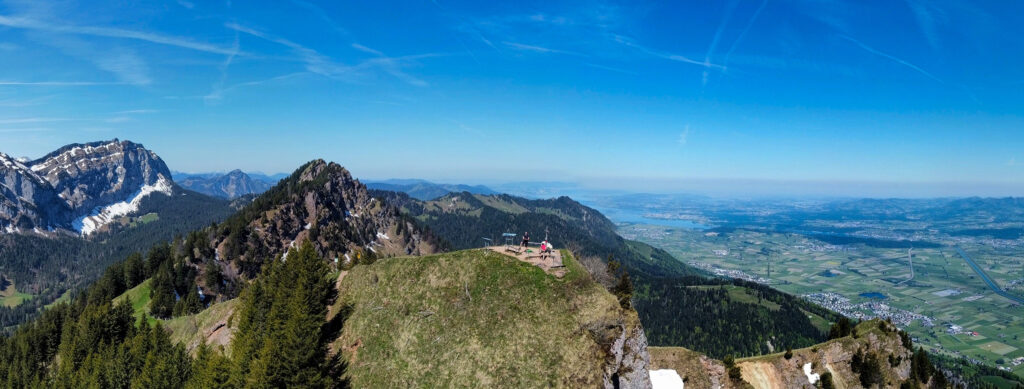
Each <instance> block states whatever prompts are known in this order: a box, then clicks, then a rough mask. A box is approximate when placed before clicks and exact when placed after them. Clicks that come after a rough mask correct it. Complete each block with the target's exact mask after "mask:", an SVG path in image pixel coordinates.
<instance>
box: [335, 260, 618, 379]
mask: <svg viewBox="0 0 1024 389" xmlns="http://www.w3.org/2000/svg"><path fill="white" fill-rule="evenodd" d="M565 263H566V266H567V267H568V270H569V272H568V274H567V275H566V276H565V278H564V279H562V280H558V279H555V278H554V277H552V276H550V275H548V274H546V273H544V272H543V271H542V270H541V269H539V268H537V267H534V266H531V265H527V264H524V263H522V262H518V261H516V260H514V259H512V258H510V257H507V256H504V255H501V254H497V253H493V252H489V251H483V250H468V251H460V252H454V253H448V254H440V255H434V256H428V257H418V258H392V259H384V260H380V261H378V262H377V263H375V264H373V265H371V266H357V267H356V268H354V269H353V270H352V271H351V272H349V273H348V275H347V276H346V277H345V279H344V280H343V281H342V283H341V288H340V297H339V301H338V306H337V307H336V308H338V307H341V306H348V307H349V308H350V310H349V311H348V312H350V316H349V317H348V319H347V321H346V322H345V324H344V329H343V330H342V335H341V337H340V338H339V340H338V341H337V342H335V344H334V347H335V349H339V348H340V349H341V350H342V352H343V356H344V357H345V359H346V360H348V361H350V364H349V366H348V370H347V373H346V375H347V376H348V377H349V378H350V379H351V383H352V385H353V387H408V386H425V387H439V386H452V385H455V384H456V383H457V384H458V385H460V386H466V387H550V386H571V387H594V386H595V385H599V384H600V382H601V381H600V380H601V377H600V366H601V365H602V362H603V358H604V352H603V351H602V349H601V348H600V347H599V346H598V344H597V342H595V340H594V338H593V337H592V333H593V332H594V331H598V332H599V331H600V330H601V329H603V328H605V327H607V326H608V325H614V324H618V323H622V322H624V321H625V322H627V323H636V321H637V318H636V316H635V314H634V313H632V312H626V311H623V310H622V309H621V308H620V307H619V306H618V302H617V301H616V300H615V298H614V297H613V296H612V295H611V294H609V293H607V292H606V291H605V290H604V289H603V288H602V287H601V286H599V285H597V284H596V283H594V282H593V281H592V280H591V279H590V277H589V274H588V273H587V272H586V270H585V269H583V268H582V266H580V265H579V263H578V262H576V261H575V260H574V259H572V258H571V257H570V256H566V257H565ZM334 311H337V309H335V310H334Z"/></svg>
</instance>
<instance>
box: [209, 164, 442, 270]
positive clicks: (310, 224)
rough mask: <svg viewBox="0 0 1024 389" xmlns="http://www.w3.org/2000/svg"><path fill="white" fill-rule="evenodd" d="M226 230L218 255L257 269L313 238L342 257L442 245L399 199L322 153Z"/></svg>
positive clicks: (323, 251) (322, 249)
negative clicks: (374, 189)
mask: <svg viewBox="0 0 1024 389" xmlns="http://www.w3.org/2000/svg"><path fill="white" fill-rule="evenodd" d="M219 233H220V239H219V240H218V241H217V242H215V244H216V245H217V252H218V255H220V256H221V258H226V259H228V260H232V261H236V263H237V264H238V265H239V267H240V269H239V270H241V271H242V272H243V273H247V274H250V275H252V274H255V272H257V271H258V270H259V267H260V266H262V261H264V260H266V259H268V258H273V257H275V256H277V255H283V254H285V253H286V252H287V249H288V248H289V247H292V246H293V245H297V244H299V243H301V242H302V241H303V240H306V239H309V240H310V241H312V242H313V243H314V246H315V247H316V249H317V251H318V252H319V254H320V255H321V256H323V257H324V258H328V259H332V260H335V261H338V262H339V263H341V262H343V261H352V260H359V259H360V258H365V257H385V256H397V255H420V254H430V253H434V252H436V251H438V242H437V240H436V239H435V238H434V237H433V235H431V234H428V233H425V232H424V231H421V230H420V229H419V227H418V226H417V225H416V223H414V222H413V221H412V220H411V219H409V218H406V217H403V216H402V215H401V214H400V212H399V211H398V209H397V208H395V207H394V206H391V205H388V204H386V203H384V202H382V201H380V200H378V199H375V198H373V197H371V196H370V194H369V193H368V192H367V190H366V186H364V185H363V184H361V183H360V182H359V181H358V180H355V179H353V178H352V175H351V174H350V173H349V172H348V170H346V169H345V168H343V167H341V166H340V165H338V164H336V163H333V162H332V163H327V162H325V161H323V160H316V161H313V162H310V163H308V164H306V165H304V166H302V167H301V168H299V169H298V170H297V171H296V172H295V173H293V174H292V175H291V176H290V177H288V178H286V179H284V180H282V181H281V182H280V183H279V184H278V185H277V186H275V187H274V188H272V189H271V190H269V191H267V192H265V193H264V194H263V195H261V196H259V197H257V198H256V200H255V201H254V202H253V203H252V204H250V205H249V206H248V207H246V208H245V209H243V210H242V211H241V212H239V213H238V214H237V215H235V216H234V217H232V218H231V219H229V220H228V221H226V222H225V224H224V226H223V227H222V228H221V229H220V231H219Z"/></svg>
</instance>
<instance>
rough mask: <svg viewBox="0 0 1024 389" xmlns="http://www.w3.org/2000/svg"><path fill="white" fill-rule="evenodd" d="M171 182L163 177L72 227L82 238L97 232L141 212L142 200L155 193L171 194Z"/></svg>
mask: <svg viewBox="0 0 1024 389" xmlns="http://www.w3.org/2000/svg"><path fill="white" fill-rule="evenodd" d="M171 191H172V189H171V181H170V180H168V179H166V178H164V177H163V176H162V175H161V177H160V179H159V180H157V181H156V183H154V184H153V185H143V186H142V187H141V188H139V190H138V191H136V192H135V193H132V194H131V195H130V196H128V199H126V200H125V201H121V202H117V203H113V204H110V205H107V206H105V207H96V208H95V209H93V211H92V212H90V213H89V214H88V215H85V216H82V217H80V218H78V219H76V220H75V221H74V222H72V223H71V226H72V227H73V228H74V229H75V231H78V232H79V233H80V234H82V236H86V235H89V234H91V233H93V232H96V230H97V229H99V228H100V227H103V226H104V225H106V224H107V223H110V222H111V221H113V220H114V219H115V218H118V217H121V216H125V215H128V214H130V213H132V212H136V211H138V210H139V205H141V204H142V200H143V199H145V198H146V197H147V196H149V195H151V194H153V193H163V194H167V195H170V194H171Z"/></svg>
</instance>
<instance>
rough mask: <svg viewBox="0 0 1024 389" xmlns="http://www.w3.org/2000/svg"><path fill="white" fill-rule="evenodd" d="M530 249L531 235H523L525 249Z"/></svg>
mask: <svg viewBox="0 0 1024 389" xmlns="http://www.w3.org/2000/svg"><path fill="white" fill-rule="evenodd" d="M528 248H530V233H529V232H524V233H523V249H528Z"/></svg>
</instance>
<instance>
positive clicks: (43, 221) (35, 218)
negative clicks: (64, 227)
mask: <svg viewBox="0 0 1024 389" xmlns="http://www.w3.org/2000/svg"><path fill="white" fill-rule="evenodd" d="M67 211H68V207H67V204H66V203H64V201H63V200H61V199H60V198H58V197H57V194H56V192H55V191H54V190H53V188H52V187H51V186H50V184H49V183H48V182H47V181H46V180H45V179H43V178H42V177H40V176H39V175H38V174H36V173H35V172H33V171H32V170H31V169H30V168H29V167H28V166H26V165H25V164H23V163H21V162H20V161H18V160H15V159H13V158H11V157H9V156H8V155H7V154H3V153H0V227H4V228H2V229H0V230H3V231H6V232H13V231H14V230H15V229H32V228H35V227H37V226H44V227H46V226H47V225H48V224H49V223H51V222H52V221H53V220H55V219H58V218H59V217H60V215H62V214H64V213H66V212H67Z"/></svg>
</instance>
